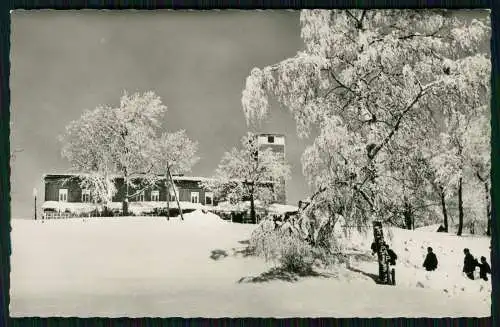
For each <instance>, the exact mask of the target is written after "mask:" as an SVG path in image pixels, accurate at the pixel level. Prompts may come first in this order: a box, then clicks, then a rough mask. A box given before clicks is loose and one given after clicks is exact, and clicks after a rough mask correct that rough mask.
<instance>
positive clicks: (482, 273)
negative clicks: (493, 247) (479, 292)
mask: <svg viewBox="0 0 500 327" xmlns="http://www.w3.org/2000/svg"><path fill="white" fill-rule="evenodd" d="M487 274H491V267H490V265H489V264H488V262H487V261H486V258H485V257H481V263H480V264H479V277H481V278H482V279H484V280H486V281H487V280H488V276H487Z"/></svg>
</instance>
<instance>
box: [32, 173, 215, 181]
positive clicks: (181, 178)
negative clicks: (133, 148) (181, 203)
mask: <svg viewBox="0 0 500 327" xmlns="http://www.w3.org/2000/svg"><path fill="white" fill-rule="evenodd" d="M90 175H91V174H89V173H46V174H43V175H42V180H45V179H46V178H50V177H55V178H57V177H68V178H71V177H78V176H81V177H84V176H90ZM109 176H110V177H111V178H123V175H119V174H110V175H109ZM157 176H158V177H160V178H165V175H157ZM172 179H173V180H174V181H194V182H206V181H210V180H213V178H209V177H203V176H176V175H174V176H172Z"/></svg>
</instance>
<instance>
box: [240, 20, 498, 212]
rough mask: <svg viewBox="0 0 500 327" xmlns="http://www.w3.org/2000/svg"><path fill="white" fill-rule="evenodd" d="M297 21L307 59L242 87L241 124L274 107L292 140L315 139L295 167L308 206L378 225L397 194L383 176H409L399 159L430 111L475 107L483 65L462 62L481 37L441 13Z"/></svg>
mask: <svg viewBox="0 0 500 327" xmlns="http://www.w3.org/2000/svg"><path fill="white" fill-rule="evenodd" d="M300 21H301V24H302V31H301V36H302V39H303V40H304V42H305V50H304V51H300V52H298V53H297V55H296V56H295V57H293V58H289V59H286V60H284V61H282V62H279V63H277V64H275V65H271V66H267V67H265V68H263V69H260V68H254V69H252V71H251V73H250V75H249V76H248V77H247V80H246V87H245V89H244V90H243V95H242V105H243V110H244V113H245V115H246V118H247V122H248V123H254V122H258V121H260V120H262V119H264V118H265V117H266V116H267V114H268V111H269V101H268V97H269V96H273V97H275V98H277V100H278V101H279V102H280V104H282V105H284V106H285V107H287V108H288V109H289V110H290V112H291V113H292V115H293V117H294V118H295V121H296V125H297V130H298V133H299V135H300V136H308V134H309V132H310V129H311V128H312V127H315V128H318V129H319V131H320V133H319V136H318V137H317V138H316V139H315V141H314V144H313V145H312V146H311V147H310V148H308V149H307V150H306V152H305V154H304V159H303V162H304V172H305V175H306V178H307V179H308V181H309V183H310V184H311V185H312V186H313V189H314V192H313V196H312V197H311V198H312V205H313V206H314V205H316V204H319V203H322V202H324V201H325V200H326V198H328V197H331V196H333V194H336V193H339V192H341V193H342V194H343V196H344V197H345V199H346V201H344V202H345V203H346V204H347V205H340V206H339V208H341V209H343V210H346V209H347V208H348V212H346V213H345V214H346V215H347V216H348V217H355V219H356V220H357V221H360V222H363V221H368V220H371V219H383V218H384V217H385V216H386V215H387V214H388V212H386V210H385V209H384V208H386V207H387V203H391V202H393V199H395V198H396V196H398V194H397V192H399V191H400V189H401V187H403V186H402V185H403V184H402V183H397V182H396V181H395V182H393V183H391V184H392V185H393V186H396V185H398V187H393V188H392V192H391V188H388V187H384V183H387V179H384V176H392V175H394V167H391V163H392V164H393V163H395V162H398V161H399V162H400V167H397V171H399V172H403V171H404V170H405V169H406V168H407V167H406V166H404V165H403V164H404V160H402V159H404V157H405V153H409V152H410V153H416V152H417V151H416V150H417V149H418V147H419V140H420V139H422V138H425V137H426V136H429V135H430V134H429V133H430V132H429V129H430V128H432V124H429V123H430V122H433V121H434V120H436V117H435V111H434V110H433V109H435V108H438V106H437V103H439V102H440V101H441V100H442V99H443V97H445V95H446V93H448V92H452V91H453V93H454V94H456V95H457V96H459V97H460V99H462V100H464V101H465V102H470V101H473V100H474V101H476V100H478V99H479V92H478V88H477V87H471V85H473V86H475V85H478V87H479V85H480V84H481V83H480V82H478V83H476V81H483V77H484V72H485V71H487V69H488V68H487V65H486V67H485V64H486V63H487V62H488V60H487V58H486V56H483V55H475V56H473V57H469V55H471V54H474V53H476V52H477V50H478V44H479V43H480V42H481V41H483V40H484V39H485V38H486V37H487V35H488V32H489V27H488V25H487V24H485V23H484V22H482V21H480V20H473V21H471V22H468V21H464V20H461V19H459V18H457V17H454V16H453V15H452V14H451V13H450V12H449V11H446V10H331V11H328V10H304V11H302V12H301V18H300ZM474 66H475V67H476V68H478V67H481V69H478V70H474V69H469V68H471V67H474ZM463 67H465V68H467V69H465V70H462V68H463ZM469 98H470V99H469ZM484 100H485V101H487V98H485V99H484ZM403 150H404V151H403ZM409 164H412V165H413V163H409ZM401 165H403V166H401ZM391 178H392V177H391ZM339 185H340V186H342V187H340V188H339ZM382 190H383V191H382ZM322 194H328V195H325V196H323V195H322Z"/></svg>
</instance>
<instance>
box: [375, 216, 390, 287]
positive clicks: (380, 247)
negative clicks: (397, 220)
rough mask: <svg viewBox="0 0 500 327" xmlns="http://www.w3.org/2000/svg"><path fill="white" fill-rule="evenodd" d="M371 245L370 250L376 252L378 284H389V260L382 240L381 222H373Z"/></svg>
mask: <svg viewBox="0 0 500 327" xmlns="http://www.w3.org/2000/svg"><path fill="white" fill-rule="evenodd" d="M373 237H374V241H373V245H372V250H374V251H375V252H377V258H378V278H379V283H380V284H391V278H390V271H389V260H388V257H389V255H388V252H387V246H386V245H385V242H384V232H383V230H382V222H380V221H374V222H373Z"/></svg>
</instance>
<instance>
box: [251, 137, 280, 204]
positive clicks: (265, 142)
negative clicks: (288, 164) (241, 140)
mask: <svg viewBox="0 0 500 327" xmlns="http://www.w3.org/2000/svg"><path fill="white" fill-rule="evenodd" d="M257 144H258V146H259V150H260V151H262V150H266V149H268V148H271V149H272V150H273V152H275V153H279V154H280V155H281V157H282V158H283V161H284V160H285V135H283V134H268V133H262V134H258V135H257ZM276 191H277V192H276V193H277V198H276V202H277V203H281V204H286V186H285V179H281V180H280V181H278V182H277V184H276Z"/></svg>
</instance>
